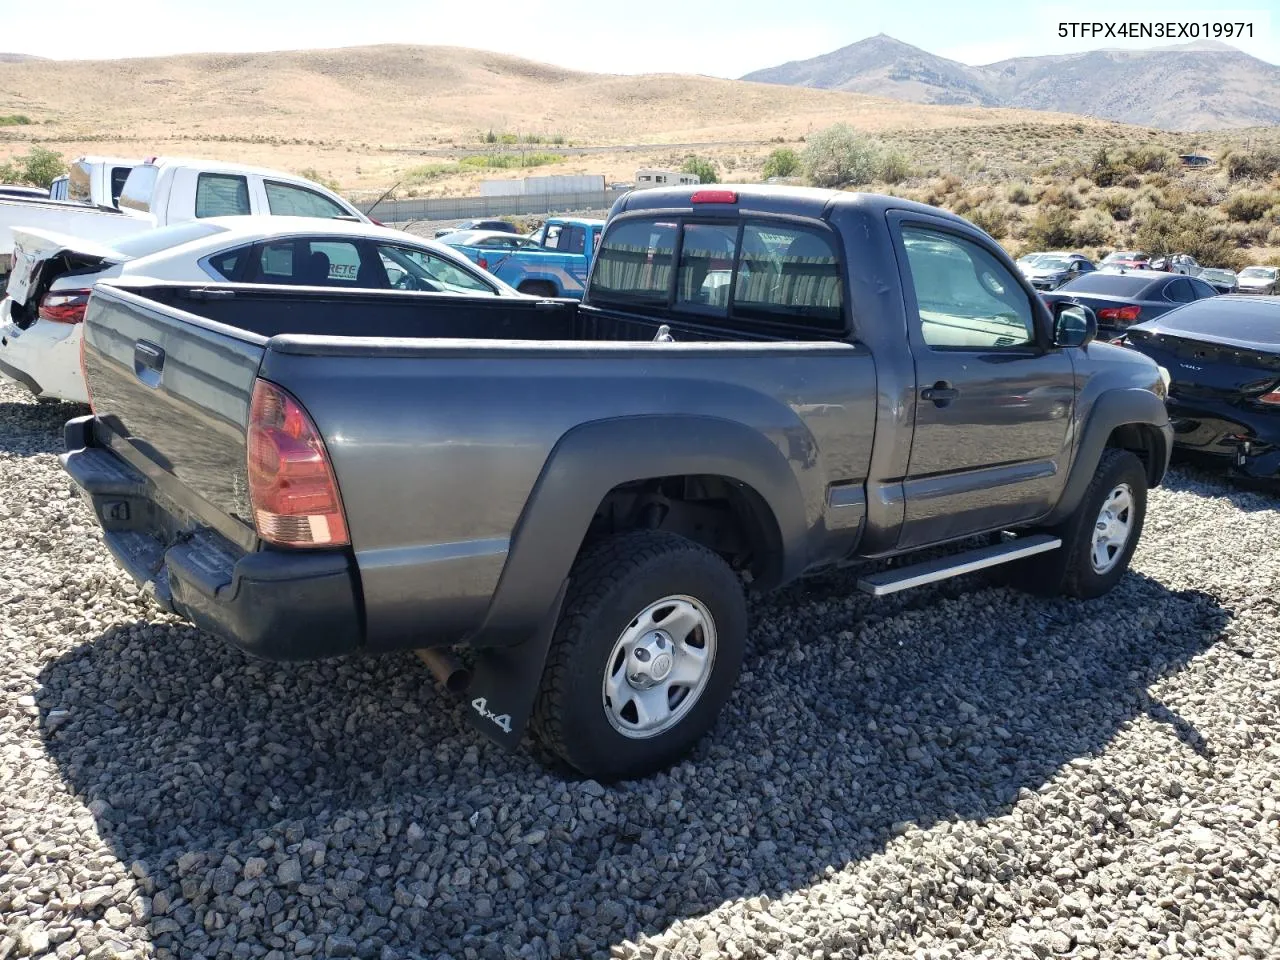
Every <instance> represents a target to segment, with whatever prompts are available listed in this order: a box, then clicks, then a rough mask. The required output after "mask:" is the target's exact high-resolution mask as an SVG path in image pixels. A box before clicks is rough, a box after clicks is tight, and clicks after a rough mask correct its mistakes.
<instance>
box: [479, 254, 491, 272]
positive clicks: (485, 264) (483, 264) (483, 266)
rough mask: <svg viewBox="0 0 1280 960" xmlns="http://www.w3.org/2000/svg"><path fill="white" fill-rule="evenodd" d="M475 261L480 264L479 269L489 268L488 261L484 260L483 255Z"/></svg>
mask: <svg viewBox="0 0 1280 960" xmlns="http://www.w3.org/2000/svg"><path fill="white" fill-rule="evenodd" d="M476 263H478V264H480V269H481V270H488V269H489V261H488V260H486V259H485V258H484V257H481V258H480V259H479V260H477V261H476Z"/></svg>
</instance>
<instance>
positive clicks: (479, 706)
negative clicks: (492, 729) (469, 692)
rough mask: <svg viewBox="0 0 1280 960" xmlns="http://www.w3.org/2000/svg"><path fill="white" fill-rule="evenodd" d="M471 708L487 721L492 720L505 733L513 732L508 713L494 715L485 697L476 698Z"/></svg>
mask: <svg viewBox="0 0 1280 960" xmlns="http://www.w3.org/2000/svg"><path fill="white" fill-rule="evenodd" d="M471 707H472V709H474V710H475V711H476V713H478V714H480V716H482V717H484V718H485V719H486V720H492V721H493V722H494V723H496V724H497V725H498V726H499V727H500V728H501V729H502V732H503V733H510V732H511V715H510V714H506V713H502V714H495V713H493V712H492V711H491V710H490V709H489V701H488V700H486V699H485V698H484V697H476V698H475V699H474V700H472V701H471Z"/></svg>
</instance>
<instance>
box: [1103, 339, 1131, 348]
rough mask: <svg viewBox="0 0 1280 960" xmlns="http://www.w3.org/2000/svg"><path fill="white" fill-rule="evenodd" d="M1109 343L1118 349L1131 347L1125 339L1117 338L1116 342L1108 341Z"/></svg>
mask: <svg viewBox="0 0 1280 960" xmlns="http://www.w3.org/2000/svg"><path fill="white" fill-rule="evenodd" d="M1107 343H1113V344H1115V345H1116V346H1117V347H1127V346H1128V345H1129V341H1128V340H1126V339H1125V338H1124V337H1116V338H1115V339H1114V340H1108V341H1107Z"/></svg>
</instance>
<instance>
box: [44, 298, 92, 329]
mask: <svg viewBox="0 0 1280 960" xmlns="http://www.w3.org/2000/svg"><path fill="white" fill-rule="evenodd" d="M90 292H91V291H89V290H59V291H58V292H57V293H54V292H53V291H50V292H49V293H46V294H45V295H44V299H42V300H41V301H40V309H39V311H37V312H38V314H39V317H40V319H41V320H52V321H53V322H54V323H83V322H84V311H85V308H86V307H88V306H89V294H90Z"/></svg>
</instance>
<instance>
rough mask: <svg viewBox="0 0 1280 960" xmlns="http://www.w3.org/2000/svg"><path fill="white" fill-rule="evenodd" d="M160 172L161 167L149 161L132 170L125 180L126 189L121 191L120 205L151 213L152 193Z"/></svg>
mask: <svg viewBox="0 0 1280 960" xmlns="http://www.w3.org/2000/svg"><path fill="white" fill-rule="evenodd" d="M159 172H160V169H159V167H156V166H155V165H153V164H149V163H144V164H143V165H142V166H138V167H134V168H133V169H132V170H130V171H129V176H128V178H127V179H126V180H125V182H124V189H123V190H121V191H120V204H119V205H120V206H122V207H128V208H129V209H130V210H141V211H142V212H143V213H150V212H151V195H152V193H154V192H155V189H156V176H157V174H159Z"/></svg>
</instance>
